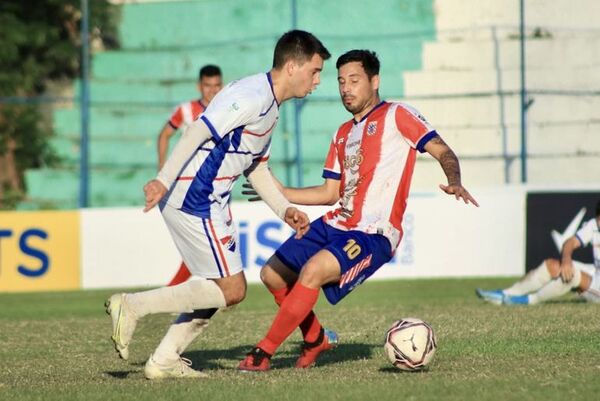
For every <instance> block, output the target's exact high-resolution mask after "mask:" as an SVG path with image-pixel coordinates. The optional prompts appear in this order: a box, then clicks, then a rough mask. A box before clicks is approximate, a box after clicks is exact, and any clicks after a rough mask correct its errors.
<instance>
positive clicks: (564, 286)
mask: <svg viewBox="0 0 600 401" xmlns="http://www.w3.org/2000/svg"><path fill="white" fill-rule="evenodd" d="M599 227H600V201H599V202H598V203H597V204H596V217H594V218H593V219H590V220H588V221H587V222H585V223H584V224H583V225H582V227H581V228H580V229H579V231H577V233H575V235H574V236H572V237H570V238H569V239H567V240H566V241H565V243H564V244H563V246H562V250H561V259H560V260H558V259H546V260H545V261H543V262H542V264H540V265H539V266H538V267H536V268H535V269H533V270H531V271H530V272H529V273H527V274H526V275H525V276H524V277H523V278H522V279H520V280H519V281H517V282H516V283H515V284H513V285H512V286H510V287H508V288H506V289H497V290H482V289H479V288H478V289H477V290H476V293H477V296H479V297H480V298H482V299H483V300H485V301H487V302H490V303H493V304H496V305H535V304H539V303H540V302H544V301H548V300H549V299H553V298H557V297H560V296H561V295H564V294H566V293H568V292H569V291H576V292H578V293H579V294H580V295H581V296H582V297H583V298H584V299H585V300H587V301H590V302H600V230H599ZM588 245H592V247H593V253H594V264H587V263H581V262H578V261H575V260H572V256H573V251H575V249H577V248H579V247H584V246H588Z"/></svg>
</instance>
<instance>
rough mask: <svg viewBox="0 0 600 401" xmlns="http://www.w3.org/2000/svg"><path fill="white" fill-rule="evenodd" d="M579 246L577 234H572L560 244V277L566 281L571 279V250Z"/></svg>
mask: <svg viewBox="0 0 600 401" xmlns="http://www.w3.org/2000/svg"><path fill="white" fill-rule="evenodd" d="M580 246H581V241H580V240H579V238H577V236H575V235H574V236H572V237H570V238H569V239H568V240H566V241H565V243H564V244H563V246H562V250H561V258H560V277H561V279H562V280H563V281H564V282H565V283H568V282H569V281H571V280H572V279H573V259H572V257H573V252H574V251H575V249H577V248H579V247H580Z"/></svg>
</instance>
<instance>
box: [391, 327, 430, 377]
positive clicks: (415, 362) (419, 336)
mask: <svg viewBox="0 0 600 401" xmlns="http://www.w3.org/2000/svg"><path fill="white" fill-rule="evenodd" d="M384 348H385V353H386V355H387V357H388V358H389V360H390V362H391V363H392V365H394V366H395V367H397V368H398V369H400V370H408V371H415V370H421V369H423V368H424V367H425V366H427V364H428V363H429V362H431V359H432V358H433V355H434V354H435V350H436V348H437V342H436V339H435V334H434V332H433V329H432V328H431V326H430V325H429V324H427V323H425V322H424V321H422V320H421V319H417V318H413V317H408V318H405V319H401V320H398V321H397V322H396V323H394V324H393V325H392V327H391V328H390V329H389V330H388V332H387V334H386V335H385V344H384Z"/></svg>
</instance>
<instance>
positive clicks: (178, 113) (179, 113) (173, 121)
mask: <svg viewBox="0 0 600 401" xmlns="http://www.w3.org/2000/svg"><path fill="white" fill-rule="evenodd" d="M182 123H183V110H182V107H181V105H179V106H177V108H176V109H175V111H174V112H173V114H171V117H169V122H168V124H169V125H170V126H171V127H172V128H173V129H178V128H179V127H181V124H182Z"/></svg>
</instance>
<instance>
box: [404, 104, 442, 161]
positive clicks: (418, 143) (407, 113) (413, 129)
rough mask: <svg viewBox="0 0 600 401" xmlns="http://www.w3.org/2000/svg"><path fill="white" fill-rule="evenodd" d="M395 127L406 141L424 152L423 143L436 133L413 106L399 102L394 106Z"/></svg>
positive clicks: (436, 134)
mask: <svg viewBox="0 0 600 401" xmlns="http://www.w3.org/2000/svg"><path fill="white" fill-rule="evenodd" d="M395 118H396V127H397V128H398V131H400V134H401V135H402V136H403V137H404V139H405V140H406V142H408V144H409V145H410V146H411V147H412V148H415V149H417V150H418V151H419V152H421V153H423V152H425V144H426V143H427V142H429V141H430V140H431V139H433V138H435V137H436V136H438V133H437V132H436V131H435V130H434V129H433V127H432V126H431V125H430V124H429V123H428V122H427V120H425V118H424V117H423V116H422V115H421V114H420V113H419V112H418V111H417V110H416V109H414V108H412V107H410V106H408V105H403V104H400V105H398V107H396V115H395Z"/></svg>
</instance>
